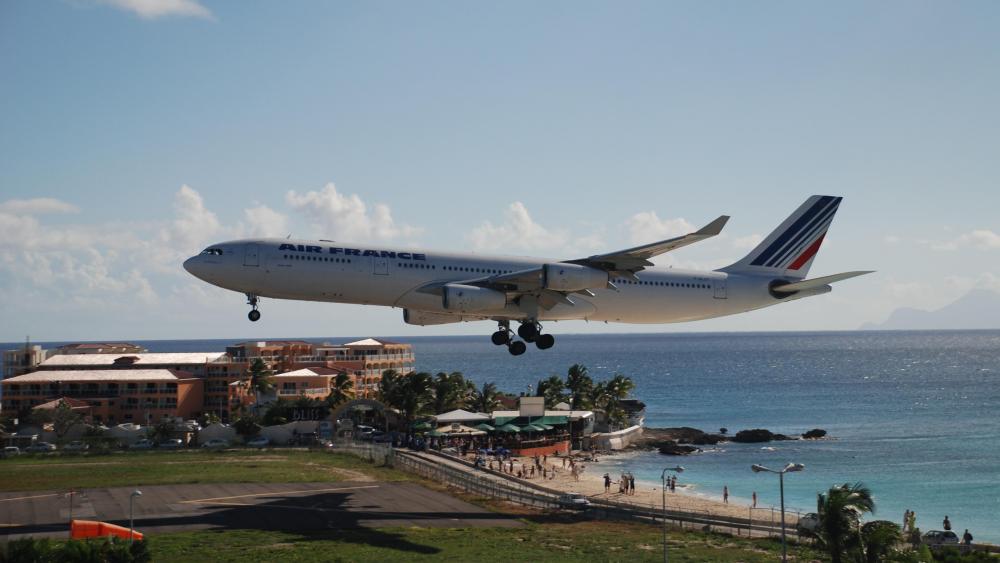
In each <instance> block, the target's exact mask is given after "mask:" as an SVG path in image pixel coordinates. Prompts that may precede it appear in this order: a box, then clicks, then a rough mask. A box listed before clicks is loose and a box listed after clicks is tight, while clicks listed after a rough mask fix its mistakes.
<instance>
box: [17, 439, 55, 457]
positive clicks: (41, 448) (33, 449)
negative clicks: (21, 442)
mask: <svg viewBox="0 0 1000 563" xmlns="http://www.w3.org/2000/svg"><path fill="white" fill-rule="evenodd" d="M24 451H26V452H29V453H33V454H35V453H45V452H54V451H56V445H55V444H50V443H48V442H35V443H34V444H31V445H30V446H28V447H27V448H24Z"/></svg>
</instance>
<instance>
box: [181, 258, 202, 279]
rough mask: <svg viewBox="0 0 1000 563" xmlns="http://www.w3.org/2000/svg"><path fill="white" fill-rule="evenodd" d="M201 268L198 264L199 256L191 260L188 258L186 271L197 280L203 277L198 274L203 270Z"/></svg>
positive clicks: (185, 266) (185, 262) (185, 265)
mask: <svg viewBox="0 0 1000 563" xmlns="http://www.w3.org/2000/svg"><path fill="white" fill-rule="evenodd" d="M199 266H200V264H199V263H198V257H197V256H192V257H191V258H188V259H187V260H185V261H184V269H185V270H187V271H188V273H189V274H191V275H192V276H194V277H196V278H200V277H201V276H200V275H198V273H199V272H200V270H201V268H200V267H199Z"/></svg>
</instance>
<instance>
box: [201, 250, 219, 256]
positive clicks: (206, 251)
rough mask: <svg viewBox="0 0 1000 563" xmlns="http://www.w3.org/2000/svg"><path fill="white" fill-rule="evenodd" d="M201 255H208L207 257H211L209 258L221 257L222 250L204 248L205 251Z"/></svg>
mask: <svg viewBox="0 0 1000 563" xmlns="http://www.w3.org/2000/svg"><path fill="white" fill-rule="evenodd" d="M201 253H202V254H208V255H211V256H222V249H221V248H206V249H205V250H202V251H201Z"/></svg>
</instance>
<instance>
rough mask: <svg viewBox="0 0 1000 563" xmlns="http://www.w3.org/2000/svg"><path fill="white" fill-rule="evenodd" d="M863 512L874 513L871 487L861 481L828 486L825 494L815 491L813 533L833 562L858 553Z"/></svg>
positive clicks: (838, 561)
mask: <svg viewBox="0 0 1000 563" xmlns="http://www.w3.org/2000/svg"><path fill="white" fill-rule="evenodd" d="M866 512H871V513H873V514H874V513H875V501H874V499H873V498H872V491H871V489H869V488H868V487H866V486H865V485H864V483H860V482H859V483H855V484H853V485H852V484H850V483H844V484H843V485H839V486H835V487H830V490H829V491H827V493H826V494H822V493H820V494H819V495H817V498H816V513H817V514H818V515H819V527H818V528H817V529H816V535H817V539H818V540H819V542H820V545H821V546H822V547H823V548H824V549H825V550H826V551H827V553H829V554H830V559H831V560H832V561H833V563H841V561H843V559H844V557H848V558H851V556H852V555H860V551H861V532H860V530H859V527H860V522H861V515H862V514H864V513H866Z"/></svg>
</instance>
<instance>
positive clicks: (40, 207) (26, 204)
mask: <svg viewBox="0 0 1000 563" xmlns="http://www.w3.org/2000/svg"><path fill="white" fill-rule="evenodd" d="M77 211H79V208H77V206H75V205H73V204H72V203H67V202H65V201H62V200H59V199H56V198H54V197H36V198H33V199H9V200H7V201H5V202H2V203H0V213H9V214H13V215H42V214H46V213H76V212H77Z"/></svg>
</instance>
